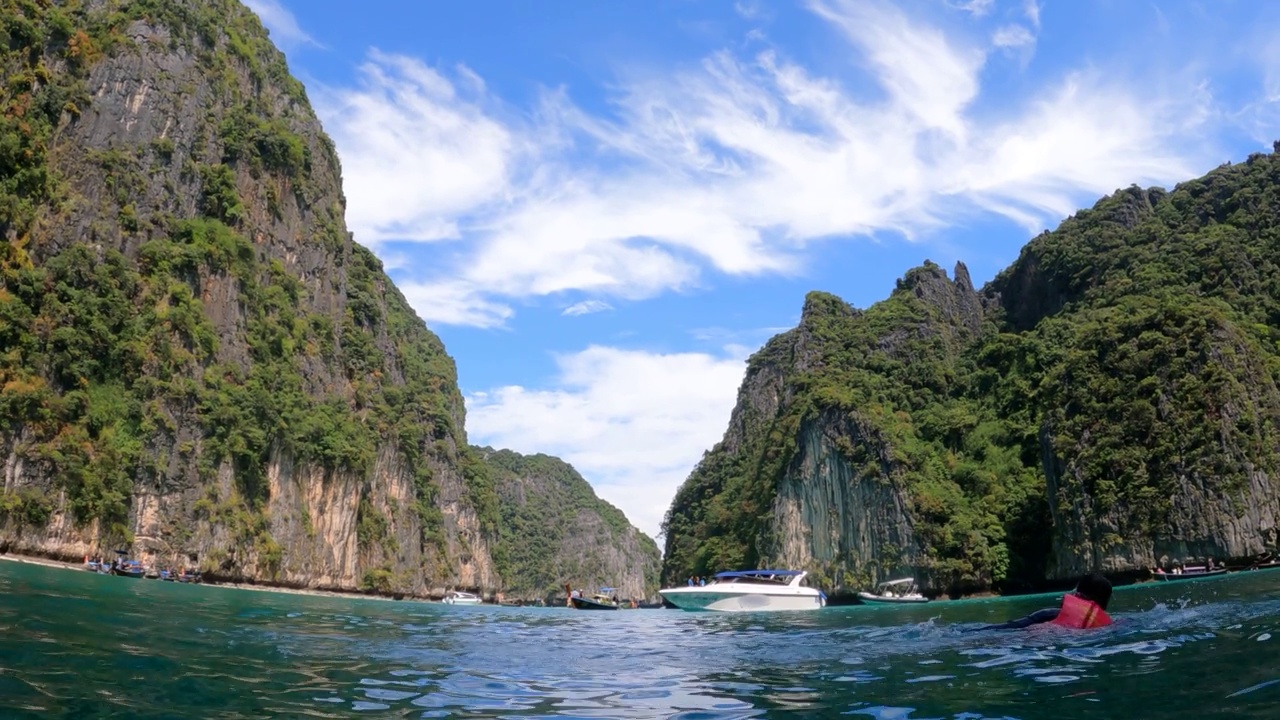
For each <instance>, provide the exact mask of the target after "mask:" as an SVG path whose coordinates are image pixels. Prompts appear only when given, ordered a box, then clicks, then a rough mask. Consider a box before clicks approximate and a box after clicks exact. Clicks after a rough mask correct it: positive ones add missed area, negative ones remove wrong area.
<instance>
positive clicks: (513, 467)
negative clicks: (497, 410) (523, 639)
mask: <svg viewBox="0 0 1280 720" xmlns="http://www.w3.org/2000/svg"><path fill="white" fill-rule="evenodd" d="M478 453H479V455H480V457H482V458H483V459H484V462H485V464H486V465H487V466H488V467H489V468H490V472H491V473H492V478H493V483H494V487H495V488H496V490H497V493H498V497H499V498H500V500H501V505H500V506H501V508H502V510H501V512H502V523H501V526H500V530H499V533H498V539H497V541H496V542H495V543H494V544H493V556H494V561H495V563H496V565H497V567H498V570H499V572H500V573H501V575H502V578H503V581H504V582H503V596H504V597H505V598H506V599H507V600H548V601H549V600H551V599H552V598H555V597H556V596H559V597H560V598H563V596H564V585H565V584H566V583H568V584H570V585H572V586H573V587H575V588H578V589H584V590H587V591H588V592H592V591H595V590H598V589H599V588H601V587H611V588H614V589H615V590H616V592H617V595H618V597H620V598H624V599H635V600H637V601H640V600H645V599H653V598H656V596H657V590H658V567H659V563H660V559H659V554H658V546H657V545H656V544H655V543H654V542H653V540H652V539H651V538H649V537H648V536H646V535H645V534H643V533H641V532H640V531H639V530H637V529H636V528H635V527H634V526H632V525H631V523H630V522H628V521H627V519H626V516H625V515H623V514H622V511H621V510H618V509H617V508H616V507H614V506H612V505H610V504H609V503H607V502H605V501H603V500H601V499H600V498H598V497H596V494H595V491H594V490H592V489H591V486H590V485H589V484H588V483H587V481H586V480H584V479H583V478H582V476H581V475H579V474H578V472H577V471H576V470H574V469H573V467H572V466H571V465H569V464H568V463H565V462H564V461H562V460H560V459H558V458H554V457H549V456H547V455H529V456H524V455H520V454H518V453H514V452H511V451H510V450H494V449H492V448H480V449H478Z"/></svg>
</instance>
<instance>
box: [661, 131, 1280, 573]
mask: <svg viewBox="0 0 1280 720" xmlns="http://www.w3.org/2000/svg"><path fill="white" fill-rule="evenodd" d="M1277 145H1278V149H1280V143H1278V144H1277ZM1278 227H1280V157H1278V156H1276V155H1262V154H1256V155H1253V156H1250V158H1249V159H1248V161H1247V162H1244V163H1240V164H1236V165H1226V166H1223V167H1221V168H1218V169H1217V170H1215V171H1214V172H1212V173H1210V174H1209V175H1207V176H1206V177H1204V178H1201V179H1198V180H1193V181H1189V182H1187V183H1184V184H1182V185H1179V186H1178V187H1177V188H1175V189H1174V190H1172V191H1165V190H1162V189H1158V188H1152V189H1148V190H1142V189H1138V188H1130V189H1128V190H1123V191H1119V192H1117V193H1116V194H1115V195H1113V196H1111V197H1108V198H1104V199H1103V200H1101V201H1100V202H1099V203H1098V204H1097V205H1096V206H1095V207H1094V208H1092V209H1090V210H1086V211H1081V212H1080V213H1078V214H1077V215H1075V216H1073V217H1072V218H1069V219H1068V220H1066V221H1064V222H1063V223H1062V225H1061V226H1060V227H1059V228H1058V229H1057V230H1055V231H1053V232H1050V233H1045V234H1043V235H1041V236H1040V237H1037V238H1036V239H1034V240H1033V241H1032V242H1031V243H1029V244H1028V245H1027V247H1026V248H1024V250H1023V252H1022V254H1021V256H1020V257H1019V259H1018V260H1017V261H1016V262H1015V263H1014V264H1013V265H1012V266H1011V267H1010V268H1009V269H1007V270H1005V271H1004V272H1002V273H1001V274H999V275H998V276H997V277H996V278H995V279H993V280H992V281H991V283H989V284H988V285H987V286H986V287H985V288H983V289H982V291H981V292H975V291H974V289H973V287H972V285H971V283H970V281H969V278H968V273H967V272H966V271H965V270H964V268H963V266H960V267H957V269H956V273H955V280H954V281H948V280H947V279H946V277H945V275H944V274H943V273H942V271H941V270H940V269H939V268H937V267H936V266H934V265H932V264H926V265H925V266H924V267H922V268H917V269H915V270H912V271H911V272H909V273H907V275H906V276H905V277H904V278H903V279H902V280H901V281H900V282H899V283H898V286H897V288H896V289H895V291H894V293H893V294H892V295H891V297H890V298H888V299H887V300H885V301H883V302H880V303H877V304H875V305H873V306H871V307H870V308H868V309H866V310H864V311H858V310H854V309H853V308H850V307H848V306H847V305H845V304H844V303H843V302H841V301H840V300H839V299H838V298H834V297H833V296H830V295H826V294H823V293H811V294H810V295H809V297H808V298H807V299H806V302H805V309H804V313H803V315H802V319H801V322H800V325H799V327H797V328H796V329H794V330H791V331H788V332H786V333H783V334H782V335H779V336H777V337H775V338H773V339H772V340H770V341H769V342H768V343H767V344H766V345H765V346H764V348H762V349H761V350H760V351H759V352H758V353H757V354H756V355H755V356H753V357H752V359H751V362H750V364H749V367H748V370H747V375H746V379H745V380H744V383H743V386H742V388H741V390H740V391H739V397H738V405H737V407H736V408H735V409H734V411H733V414H732V416H731V417H730V420H729V429H728V431H727V432H726V434H725V437H724V440H723V441H722V442H721V443H720V444H718V445H717V446H716V447H715V448H713V449H712V450H711V451H710V452H708V453H707V455H706V456H705V457H704V458H703V460H702V462H701V463H700V464H699V465H698V467H697V468H696V469H695V470H694V471H693V473H692V474H691V475H690V477H689V479H688V480H687V481H686V483H685V484H684V486H682V487H681V489H680V491H679V492H678V493H677V496H676V498H675V500H674V502H673V504H672V507H671V509H670V511H669V512H668V515H667V518H666V522H665V531H666V536H667V548H666V550H667V552H666V556H665V558H664V568H663V573H664V577H665V578H666V579H667V580H668V581H674V580H675V579H678V578H680V577H683V576H685V575H688V574H704V573H709V572H714V571H717V570H721V569H726V568H731V567H752V566H762V565H775V564H780V565H788V566H796V567H804V568H806V569H809V570H811V571H813V572H814V577H815V580H817V581H818V582H819V583H820V584H823V585H824V586H825V587H827V588H828V589H829V590H830V591H832V592H834V593H840V592H842V591H848V590H854V589H858V588H859V587H864V586H866V585H868V584H870V583H871V582H873V581H876V580H880V579H884V578H885V577H886V576H888V575H896V574H898V573H900V572H903V573H905V572H911V573H913V574H915V575H916V577H917V578H919V579H921V580H922V581H923V583H924V584H925V586H926V587H927V588H930V589H932V590H933V591H935V592H948V591H949V592H965V591H971V590H978V589H985V588H989V587H998V588H1004V589H1026V588H1034V587H1041V586H1044V585H1045V584H1046V583H1049V582H1054V581H1060V580H1065V579H1068V578H1071V577H1074V576H1078V575H1079V574H1080V573H1082V572H1085V571H1088V570H1102V571H1107V572H1112V573H1120V574H1133V573H1145V572H1147V571H1148V569H1149V568H1152V567H1154V566H1156V565H1157V564H1162V565H1166V566H1167V565H1168V564H1172V563H1188V562H1202V561H1204V560H1206V559H1208V558H1214V559H1216V560H1218V561H1219V562H1221V561H1229V562H1245V561H1247V560H1248V559H1250V558H1252V557H1255V556H1257V555H1259V554H1261V553H1264V552H1273V553H1274V552H1276V551H1277V550H1278V549H1280V548H1277V546H1276V542H1277V527H1278V520H1280V480H1278V479H1277V478H1278V475H1277V473H1278V472H1280V468H1278V467H1277V461H1276V457H1280V435H1277V432H1276V429H1277V428H1280V390H1278V388H1280V351H1278V350H1277V348H1280V344H1278V343H1277V339H1278V338H1280V332H1278V331H1277V330H1276V328H1277V327H1280V301H1277V298H1280V254H1278V253H1280V250H1278V246H1277V245H1276V243H1275V242H1274V237H1275V236H1276V232H1277V230H1276V229H1277V228H1278Z"/></svg>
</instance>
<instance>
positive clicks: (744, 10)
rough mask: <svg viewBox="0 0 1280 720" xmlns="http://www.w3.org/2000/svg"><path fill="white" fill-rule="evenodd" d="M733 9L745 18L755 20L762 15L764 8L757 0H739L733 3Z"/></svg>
mask: <svg viewBox="0 0 1280 720" xmlns="http://www.w3.org/2000/svg"><path fill="white" fill-rule="evenodd" d="M733 11H734V12H736V13H738V15H739V16H741V17H742V18H743V19H744V20H755V19H756V18H758V17H760V14H761V13H762V12H763V8H761V7H760V3H759V2H758V1H757V0H746V1H744V0H738V2H735V3H734V4H733Z"/></svg>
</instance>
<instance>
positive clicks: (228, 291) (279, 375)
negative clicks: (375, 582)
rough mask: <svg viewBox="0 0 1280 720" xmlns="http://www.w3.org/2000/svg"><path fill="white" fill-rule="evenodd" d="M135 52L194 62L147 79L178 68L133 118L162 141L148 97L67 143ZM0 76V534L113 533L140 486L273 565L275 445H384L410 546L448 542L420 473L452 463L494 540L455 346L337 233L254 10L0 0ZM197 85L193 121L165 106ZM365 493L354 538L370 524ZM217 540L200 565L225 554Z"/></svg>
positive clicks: (356, 473)
mask: <svg viewBox="0 0 1280 720" xmlns="http://www.w3.org/2000/svg"><path fill="white" fill-rule="evenodd" d="M139 28H140V29H139ZM140 34H141V35H145V36H146V37H147V40H144V41H141V42H139V41H137V40H135V38H136V37H138V36H139V35H140ZM179 51H180V52H179ZM175 53H176V54H175ZM133 54H136V55H139V56H145V58H146V59H147V62H153V63H156V65H155V66H154V67H160V66H162V65H163V66H164V67H165V68H169V67H170V66H171V65H172V64H173V63H181V62H188V58H191V60H190V61H191V62H194V63H195V64H196V69H195V70H194V72H193V74H192V75H191V77H196V78H199V82H200V83H206V82H207V84H208V87H205V86H203V85H197V84H195V81H193V82H192V84H189V85H186V86H183V87H181V88H179V91H178V92H175V93H173V94H172V95H168V96H166V95H165V92H166V90H165V88H164V86H163V83H162V82H159V81H164V80H167V81H169V82H175V83H176V82H178V81H177V80H174V79H173V77H174V76H173V75H172V74H157V75H156V77H154V78H150V80H156V81H157V82H156V83H155V85H156V87H155V88H154V89H153V90H152V91H151V93H150V95H149V98H151V99H152V100H149V102H150V101H154V102H155V103H156V105H155V106H154V109H153V108H152V107H151V106H145V107H143V108H141V109H140V110H139V108H134V109H135V110H139V111H140V112H144V113H145V112H150V111H152V110H154V112H155V113H156V114H157V115H162V114H166V113H167V114H169V115H170V116H172V118H171V119H172V120H173V122H169V123H156V124H157V125H161V126H162V127H163V128H164V132H165V133H169V132H170V127H171V126H172V131H171V132H172V134H154V133H152V132H151V128H150V127H149V126H148V123H147V120H148V116H147V115H145V114H144V115H142V116H141V118H140V120H139V121H138V123H137V124H136V125H137V127H138V128H140V130H137V131H134V136H129V137H126V139H124V140H120V141H116V140H113V141H111V143H110V144H106V145H101V146H94V145H91V146H84V145H77V144H76V143H77V142H84V141H85V140H84V137H86V136H89V135H91V134H92V133H91V131H90V130H85V131H84V135H80V134H78V133H79V132H80V131H81V128H82V126H83V125H84V124H85V121H84V120H83V119H84V118H87V117H88V113H89V112H90V110H91V109H93V107H94V103H97V102H99V100H96V99H94V98H92V97H91V94H90V92H89V83H90V82H97V83H99V84H105V83H106V82H107V81H108V80H109V81H111V82H113V83H115V85H116V86H117V87H118V86H126V85H128V84H130V83H134V84H138V83H145V81H147V80H148V79H149V78H147V77H145V76H119V75H111V73H120V72H125V71H124V70H120V69H119V68H120V67H123V66H121V65H120V64H114V65H113V64H111V61H112V59H114V58H119V57H122V56H129V55H133ZM165 63H169V65H165ZM141 65H142V67H143V72H146V71H147V68H149V67H153V66H150V65H147V64H146V63H142V64H141ZM130 67H132V66H130ZM0 69H2V70H3V73H4V77H5V84H4V86H3V87H0V440H2V441H3V443H0V445H2V446H3V449H4V452H5V453H6V454H8V453H12V457H14V458H16V459H18V460H20V461H21V462H22V463H23V464H24V467H25V468H27V474H28V476H29V477H27V478H26V481H27V482H24V483H20V485H21V488H20V489H15V490H14V491H13V492H6V493H5V494H4V495H3V496H0V526H3V525H4V524H5V523H8V525H9V528H10V529H11V530H15V529H16V530H21V529H22V528H39V527H40V526H42V525H44V523H46V522H47V521H48V519H49V518H50V517H51V515H52V513H53V512H54V511H55V510H59V509H62V510H67V511H69V512H70V514H71V516H72V519H73V521H74V524H75V526H76V527H78V528H82V529H84V530H85V532H86V533H89V531H90V529H91V528H93V527H96V528H97V529H96V533H94V535H95V539H96V540H97V541H100V542H102V543H103V544H106V543H113V542H118V541H121V540H124V541H128V540H131V539H132V537H131V536H132V533H131V530H130V520H131V511H132V510H133V509H135V508H134V501H135V499H136V497H137V494H138V492H141V490H140V489H139V486H141V487H142V488H143V489H145V492H146V493H147V494H150V495H166V494H171V493H176V494H184V495H186V496H187V497H188V498H189V501H188V503H187V507H184V508H182V510H181V512H182V513H187V512H189V513H190V522H187V520H186V519H184V518H182V517H176V518H174V520H175V522H174V523H173V525H172V526H171V527H170V530H171V531H172V534H171V535H169V536H167V538H166V541H167V542H168V543H169V545H170V546H171V547H173V548H174V549H175V550H179V551H183V552H190V553H192V554H194V553H195V551H196V550H197V548H196V547H195V546H194V545H190V544H188V543H189V542H190V541H191V536H192V529H191V526H192V525H194V524H195V523H196V522H197V521H199V522H209V523H213V524H217V525H221V526H224V527H225V528H227V529H229V530H230V531H231V533H230V534H231V536H232V537H233V539H234V545H235V546H237V547H241V548H246V549H248V550H249V551H250V552H249V554H250V555H254V556H256V565H257V567H258V570H259V571H260V573H261V572H266V573H267V574H274V572H275V569H277V568H278V567H279V566H280V561H281V555H282V550H281V547H280V545H279V544H277V543H276V540H275V539H274V538H273V537H272V534H271V532H272V531H271V527H272V525H271V524H270V523H268V522H267V518H266V506H267V501H268V495H269V485H270V482H269V478H268V477H267V472H268V467H269V465H270V463H271V461H272V458H273V457H275V456H277V455H281V454H282V455H285V456H287V457H289V458H291V459H292V460H293V461H296V462H301V463H311V464H314V465H317V466H319V467H321V468H323V469H324V470H325V471H326V472H331V473H334V472H336V473H343V474H345V475H347V476H350V477H357V478H359V477H364V476H367V475H368V474H369V472H370V470H371V469H372V468H373V466H374V464H375V460H376V457H375V455H376V453H378V452H379V448H381V447H393V448H395V450H396V451H397V452H398V453H399V455H400V457H401V458H403V460H404V461H405V466H406V467H407V468H408V473H409V474H410V475H412V485H413V488H414V492H415V494H416V497H415V498H414V500H413V508H412V511H413V512H414V513H416V515H417V517H418V519H419V520H420V526H421V535H422V537H421V541H422V543H423V546H424V547H425V548H434V549H435V550H436V551H438V554H442V553H444V550H445V548H444V546H445V544H446V538H445V535H444V527H445V524H446V523H445V519H444V517H443V515H442V512H441V509H440V506H439V503H440V501H439V492H440V481H439V478H437V477H436V476H435V471H434V470H433V468H440V467H450V468H458V472H459V474H460V476H462V478H463V481H464V484H465V485H466V500H467V501H468V502H469V504H470V506H471V507H472V508H473V509H474V510H475V513H476V515H477V517H478V519H479V523H480V530H481V531H482V532H484V533H486V534H488V535H494V534H496V531H497V527H498V523H499V514H498V505H497V503H498V498H497V495H496V493H495V491H494V488H493V484H492V481H491V480H490V479H489V478H488V476H487V474H485V473H483V472H472V471H470V470H469V468H473V467H478V466H479V461H478V460H477V459H476V458H475V457H474V455H473V451H471V450H470V449H469V448H467V446H466V444H465V435H464V432H463V428H462V417H463V407H462V398H461V395H460V394H459V392H458V389H457V386H456V373H455V368H454V365H453V361H452V359H451V358H449V356H448V355H447V354H446V353H445V349H444V347H443V345H442V344H441V342H440V341H439V339H438V338H437V337H436V336H435V335H434V334H432V333H431V332H430V331H429V330H427V329H426V327H425V326H424V325H423V324H422V322H421V320H419V319H418V318H417V316H416V315H415V314H414V313H413V311H412V310H411V309H410V307H409V306H408V304H407V303H406V301H405V299H404V297H403V296H402V295H401V294H400V292H399V291H398V290H396V288H395V287H394V286H393V285H392V284H391V282H390V280H389V279H388V278H387V276H386V275H385V273H384V272H383V269H382V265H381V263H380V262H379V261H378V260H377V258H376V257H375V256H374V255H373V254H372V253H370V252H369V251H368V250H365V249H364V248H362V247H360V246H358V245H355V244H354V243H352V242H351V241H350V239H349V237H348V236H347V233H346V232H345V230H344V229H343V226H342V213H343V208H342V205H341V199H340V198H341V195H340V191H341V188H340V185H339V184H338V183H339V181H338V178H337V162H336V155H335V154H334V152H333V148H332V145H331V144H330V143H329V141H328V139H327V138H325V137H324V136H323V134H322V133H321V131H320V129H319V126H318V124H317V123H316V122H315V119H314V116H313V115H312V114H311V111H310V109H309V108H308V107H307V101H306V95H305V93H304V92H303V90H302V86H301V85H300V84H299V83H298V82H297V81H296V80H294V79H293V78H292V77H291V76H290V75H289V73H288V69H287V67H286V65H285V62H284V58H283V56H282V55H281V54H280V53H279V51H277V50H276V49H275V48H274V46H273V45H272V44H271V42H270V41H269V40H268V38H267V35H266V31H265V30H264V29H263V28H262V26H261V24H260V23H259V21H258V19H257V18H256V17H255V16H254V15H253V13H251V12H250V11H248V10H247V9H246V8H245V7H244V6H242V5H241V4H240V3H239V2H234V1H233V0H180V1H175V0H115V1H110V2H76V1H72V2H64V3H56V4H54V3H48V2H37V1H35V0H0ZM130 72H132V70H130ZM154 72H156V73H170V71H169V70H167V69H166V70H163V71H161V70H155V71H154ZM95 73H100V74H101V76H99V75H95ZM95 87H97V86H96V85H95ZM196 100H200V101H201V102H202V103H204V104H203V105H202V106H201V111H202V114H201V115H198V116H197V115H195V114H193V113H185V114H184V113H179V112H178V111H177V109H176V108H178V107H179V105H178V104H179V103H181V102H195V101H196ZM165 103H168V104H167V105H166V104H165ZM175 138H176V141H175ZM317 159H320V160H323V166H324V167H323V168H319V169H318V168H317V167H316V165H317ZM281 243H297V244H295V245H294V246H293V247H290V248H289V249H288V251H287V252H286V251H285V250H282V249H281V248H280V247H279V245H280V244H281ZM300 258H301V259H300ZM302 262H306V263H310V265H309V266H307V267H301V268H300V267H299V263H302ZM224 469H229V470H230V471H231V473H232V475H233V477H234V484H233V485H232V486H231V487H230V488H229V492H228V491H226V490H219V485H220V483H218V482H216V479H217V476H218V475H219V473H220V472H222V471H223V470H224ZM366 495H367V492H365V493H364V494H362V495H361V502H360V507H361V508H362V509H367V511H366V512H363V513H362V514H361V517H362V525H361V531H362V533H364V535H371V534H377V533H379V532H381V533H382V534H383V535H385V534H386V532H387V528H386V525H385V523H384V524H383V525H379V524H378V523H377V522H376V518H378V517H381V516H380V515H377V513H378V512H381V511H380V510H376V511H375V510H372V509H368V508H372V506H371V505H370V504H369V502H368V500H367V498H366ZM60 497H61V498H65V507H64V508H60V507H59V502H62V501H60V500H58V498H60ZM303 512H304V518H305V520H304V524H305V525H306V530H305V534H306V535H307V536H308V537H314V533H315V530H314V526H313V525H312V521H311V518H310V516H309V515H306V514H305V513H306V509H305V508H303ZM95 521H97V522H98V524H97V525H96V526H95V525H93V523H94V522H95ZM368 540H369V538H368V537H364V536H363V535H362V537H361V547H362V549H363V548H366V547H368V548H372V549H374V550H376V549H378V548H383V549H384V550H385V549H386V548H394V547H395V544H394V543H392V542H366V541H368ZM203 549H204V550H209V547H208V546H205V547H204V548H203ZM215 550H216V553H207V555H214V556H216V560H215V561H214V564H215V565H217V564H219V563H221V562H222V561H223V560H225V559H228V558H234V556H235V552H234V550H235V547H232V548H230V549H229V550H228V549H227V548H215ZM387 552H388V553H390V552H391V551H387ZM224 567H225V566H224ZM239 570H241V571H243V570H244V567H243V566H242V567H240V568H239ZM414 570H415V571H417V570H418V569H417V568H415V569H414ZM384 579H385V578H384Z"/></svg>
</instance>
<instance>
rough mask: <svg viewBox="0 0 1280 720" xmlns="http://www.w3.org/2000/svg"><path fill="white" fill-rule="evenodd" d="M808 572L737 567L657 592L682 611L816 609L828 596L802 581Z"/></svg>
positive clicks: (822, 604) (824, 602) (824, 603)
mask: <svg viewBox="0 0 1280 720" xmlns="http://www.w3.org/2000/svg"><path fill="white" fill-rule="evenodd" d="M807 574H808V573H806V572H804V571H803V570H737V571H734V572H722V573H720V574H719V575H716V576H715V577H714V578H712V579H711V582H709V583H707V584H706V585H689V586H684V587H672V588H667V589H665V590H659V591H658V593H659V594H660V595H662V597H663V599H664V600H666V601H667V602H669V603H671V604H672V605H675V606H676V607H678V608H680V609H682V610H718V611H721V612H754V611H767V610H817V609H819V608H821V607H823V606H824V605H826V604H827V596H826V595H823V594H822V591H820V590H818V589H817V588H812V587H807V586H805V585H802V584H801V583H802V581H803V580H804V578H805V575H807Z"/></svg>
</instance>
